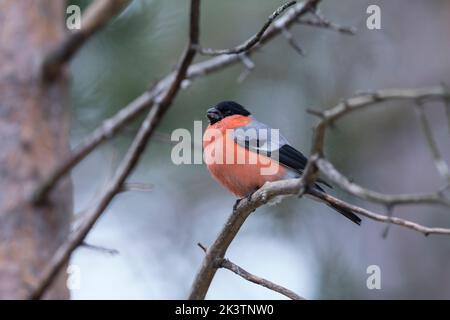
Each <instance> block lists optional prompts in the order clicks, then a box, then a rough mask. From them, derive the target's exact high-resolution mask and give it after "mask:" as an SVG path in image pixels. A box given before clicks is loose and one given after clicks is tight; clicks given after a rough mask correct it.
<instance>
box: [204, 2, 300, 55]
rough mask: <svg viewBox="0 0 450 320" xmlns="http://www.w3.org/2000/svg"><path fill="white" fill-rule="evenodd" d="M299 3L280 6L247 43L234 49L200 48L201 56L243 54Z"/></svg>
mask: <svg viewBox="0 0 450 320" xmlns="http://www.w3.org/2000/svg"><path fill="white" fill-rule="evenodd" d="M296 3H297V1H290V2H288V3H285V4H283V5H282V6H280V7H279V8H278V9H277V10H275V11H274V12H273V13H272V14H271V15H270V16H269V18H268V19H267V21H266V23H265V24H264V25H263V27H262V28H261V29H260V30H259V31H258V32H257V33H256V34H255V35H253V36H252V37H250V38H249V39H248V40H247V41H245V42H244V43H242V44H240V45H237V46H236V47H234V48H231V49H211V48H198V51H199V53H200V54H203V55H209V56H217V55H221V54H238V53H243V52H245V51H248V50H249V49H251V48H252V47H254V46H255V45H257V44H258V42H259V41H260V40H261V38H262V36H263V35H264V32H266V30H267V29H268V28H269V27H270V25H271V24H272V22H273V21H274V20H275V19H276V18H277V17H278V16H279V15H280V14H282V13H283V12H284V11H285V10H286V9H287V8H290V7H292V6H293V5H294V4H296Z"/></svg>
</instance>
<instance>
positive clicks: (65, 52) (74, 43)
mask: <svg viewBox="0 0 450 320" xmlns="http://www.w3.org/2000/svg"><path fill="white" fill-rule="evenodd" d="M130 1H131V0H95V1H94V2H93V3H92V4H91V5H90V6H89V7H88V8H87V10H86V13H85V14H84V15H83V17H82V29H80V30H77V31H75V32H73V33H71V34H69V35H68V36H67V37H66V38H65V39H64V40H63V42H62V43H60V44H59V45H58V46H57V47H56V48H55V49H54V50H53V51H51V52H50V53H49V54H48V55H47V56H46V57H45V59H44V61H43V64H42V77H43V80H44V81H53V80H55V79H56V78H57V77H58V76H59V74H60V72H61V69H62V67H63V66H64V64H66V63H67V62H68V61H69V60H70V59H72V57H73V56H74V55H75V53H76V52H77V51H78V50H79V49H80V48H81V47H82V46H83V44H84V43H85V42H86V41H87V40H88V39H89V38H90V37H91V36H92V35H93V34H95V33H96V32H97V31H98V30H100V29H101V28H102V27H103V26H105V25H106V24H107V23H108V22H109V21H110V20H111V19H112V18H113V17H115V16H116V15H117V14H118V13H119V12H120V11H121V10H122V9H123V8H125V6H127V5H128V4H129V3H130Z"/></svg>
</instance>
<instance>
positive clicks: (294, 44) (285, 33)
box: [283, 28, 305, 56]
mask: <svg viewBox="0 0 450 320" xmlns="http://www.w3.org/2000/svg"><path fill="white" fill-rule="evenodd" d="M283 36H284V37H285V38H286V40H287V41H288V43H289V44H290V45H291V47H292V48H293V49H294V50H295V51H296V52H297V53H298V54H299V55H301V56H304V55H305V51H304V50H303V49H302V47H301V46H300V45H299V44H298V43H297V41H296V40H295V38H294V36H293V35H292V33H291V32H290V31H289V30H288V29H286V28H285V29H283Z"/></svg>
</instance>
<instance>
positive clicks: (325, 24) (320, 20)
mask: <svg viewBox="0 0 450 320" xmlns="http://www.w3.org/2000/svg"><path fill="white" fill-rule="evenodd" d="M312 13H313V15H314V16H315V17H316V20H306V19H299V20H298V21H297V22H298V23H299V24H303V25H307V26H312V27H317V28H324V29H329V30H332V31H337V32H340V33H343V34H349V35H354V34H355V33H356V29H355V28H354V27H344V26H340V25H338V24H336V23H334V22H331V21H330V20H328V19H327V18H325V17H324V16H323V15H322V14H321V13H320V12H319V11H318V10H313V11H312Z"/></svg>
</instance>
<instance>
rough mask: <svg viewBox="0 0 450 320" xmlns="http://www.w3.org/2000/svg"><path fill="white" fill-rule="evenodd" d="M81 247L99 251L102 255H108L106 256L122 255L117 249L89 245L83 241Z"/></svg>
mask: <svg viewBox="0 0 450 320" xmlns="http://www.w3.org/2000/svg"><path fill="white" fill-rule="evenodd" d="M80 246H81V247H83V248H87V249H91V250H95V251H98V252H101V253H106V254H109V255H111V256H115V255H118V254H119V253H120V252H119V250H117V249H110V248H105V247H102V246H97V245H94V244H90V243H87V242H85V241H83V242H82V243H81V245H80Z"/></svg>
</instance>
